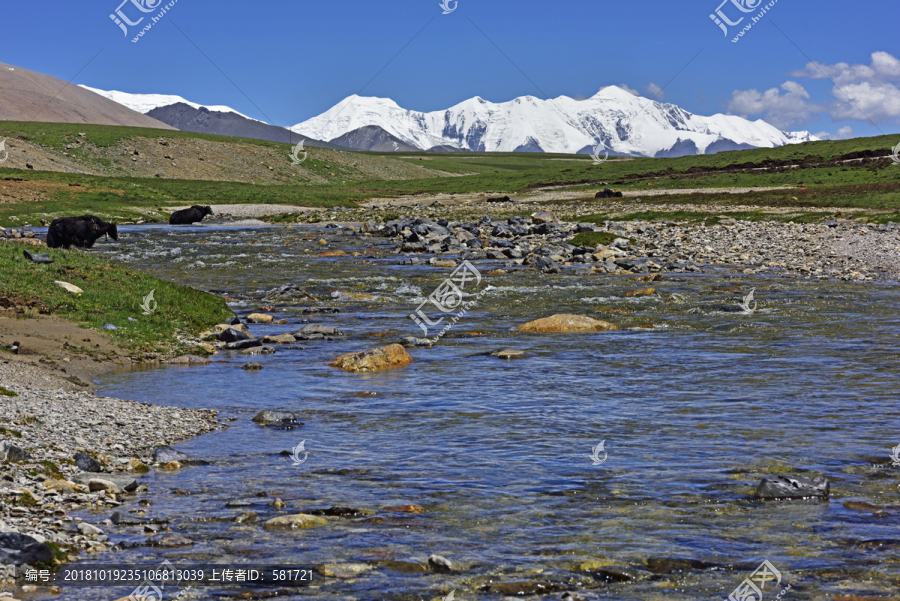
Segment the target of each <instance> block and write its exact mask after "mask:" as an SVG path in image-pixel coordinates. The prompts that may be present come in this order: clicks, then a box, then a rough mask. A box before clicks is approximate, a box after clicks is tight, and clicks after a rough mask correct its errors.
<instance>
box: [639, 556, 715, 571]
mask: <svg viewBox="0 0 900 601" xmlns="http://www.w3.org/2000/svg"><path fill="white" fill-rule="evenodd" d="M721 567H722V564H718V563H711V562H708V561H703V560H700V559H689V558H685V557H649V558H647V569H648V570H650V571H651V572H652V573H654V574H671V573H673V572H686V571H692V570H711V569H714V568H721Z"/></svg>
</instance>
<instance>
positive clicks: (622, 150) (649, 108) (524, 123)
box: [291, 86, 816, 157]
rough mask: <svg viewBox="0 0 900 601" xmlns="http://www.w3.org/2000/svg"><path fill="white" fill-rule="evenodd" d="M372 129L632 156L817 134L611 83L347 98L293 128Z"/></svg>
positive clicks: (325, 131) (410, 139) (409, 137)
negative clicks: (585, 94)
mask: <svg viewBox="0 0 900 601" xmlns="http://www.w3.org/2000/svg"><path fill="white" fill-rule="evenodd" d="M370 127H374V128H379V129H381V130H383V131H384V133H383V134H380V135H381V136H382V137H383V138H385V139H390V140H391V141H392V142H393V141H396V142H397V143H398V144H405V145H407V146H411V147H415V148H418V149H422V150H424V149H428V148H433V147H435V146H449V147H456V148H462V149H465V150H471V151H475V152H546V153H566V154H585V153H587V152H590V150H591V149H593V148H596V147H597V146H598V145H599V147H600V151H601V152H607V151H608V152H609V153H610V154H611V155H620V156H634V157H675V156H682V155H685V154H704V153H713V152H719V151H722V150H734V149H738V148H751V147H752V148H774V147H777V146H784V145H786V144H795V143H799V142H806V141H814V140H816V138H815V136H812V135H810V134H809V133H808V132H783V131H780V130H779V129H778V128H776V127H773V126H772V125H770V124H768V123H766V122H765V121H762V120H758V121H748V120H747V119H743V118H741V117H737V116H734V115H712V116H710V117H704V116H701V115H694V114H691V113H689V112H687V111H685V110H684V109H682V108H680V107H678V106H676V105H674V104H664V103H661V102H655V101H653V100H649V99H647V98H640V97H637V96H634V95H632V94H630V93H629V92H627V91H625V90H623V89H621V88H618V87H616V86H609V87H606V88H603V89H601V90H600V91H599V92H597V94H595V95H594V96H593V97H592V98H588V99H585V100H580V101H579V100H575V99H573V98H569V97H568V96H560V97H559V98H553V99H549V100H541V99H540V98H535V97H533V96H524V97H521V98H515V99H513V100H511V101H509V102H502V103H493V102H488V101H487V100H484V99H482V98H478V97H475V98H471V99H469V100H465V101H463V102H461V103H459V104H457V105H456V106H453V107H451V108H449V109H447V110H444V111H433V112H430V113H421V112H418V111H411V110H407V109H404V108H402V107H400V106H398V105H397V103H396V102H394V101H393V100H391V99H389V98H367V97H361V96H351V97H349V98H347V99H345V100H343V101H341V102H340V103H338V104H337V105H335V106H334V107H332V108H331V109H329V110H328V111H326V112H324V113H322V114H321V115H319V116H318V117H314V118H312V119H309V120H308V121H304V122H303V123H300V124H299V125H295V126H294V127H292V128H291V129H293V130H294V131H296V132H298V133H301V134H304V135H309V134H314V133H315V134H316V135H317V136H318V137H321V138H324V139H326V140H337V139H345V138H344V136H347V135H348V134H351V133H355V135H356V137H357V138H359V137H360V135H359V132H361V131H368V130H365V129H364V128H370ZM388 137H389V138H388ZM343 143H346V140H345V142H343Z"/></svg>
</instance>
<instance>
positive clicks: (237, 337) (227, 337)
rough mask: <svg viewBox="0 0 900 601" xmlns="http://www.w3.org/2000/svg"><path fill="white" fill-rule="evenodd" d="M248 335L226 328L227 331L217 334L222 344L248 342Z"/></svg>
mask: <svg viewBox="0 0 900 601" xmlns="http://www.w3.org/2000/svg"><path fill="white" fill-rule="evenodd" d="M250 338H251V337H250V335H249V334H244V333H243V332H241V331H240V330H236V329H235V328H228V329H227V330H223V331H222V333H221V334H219V340H221V341H222V342H240V341H242V340H250Z"/></svg>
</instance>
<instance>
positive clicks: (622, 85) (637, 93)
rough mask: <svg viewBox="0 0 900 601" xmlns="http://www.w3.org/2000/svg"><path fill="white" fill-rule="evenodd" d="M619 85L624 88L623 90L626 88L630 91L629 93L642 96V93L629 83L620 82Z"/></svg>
mask: <svg viewBox="0 0 900 601" xmlns="http://www.w3.org/2000/svg"><path fill="white" fill-rule="evenodd" d="M619 87H620V88H622V89H623V90H625V91H626V92H628V93H629V94H631V95H632V96H640V95H641V93H640V92H638V91H637V90H635V89H634V88H630V87H628V84H626V83H620V84H619Z"/></svg>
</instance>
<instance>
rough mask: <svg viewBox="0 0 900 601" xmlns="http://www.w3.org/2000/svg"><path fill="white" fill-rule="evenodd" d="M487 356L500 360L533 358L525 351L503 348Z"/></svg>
mask: <svg viewBox="0 0 900 601" xmlns="http://www.w3.org/2000/svg"><path fill="white" fill-rule="evenodd" d="M486 354H487V355H488V356H489V357H497V358H498V359H525V358H527V357H530V356H531V355H529V354H528V353H526V352H525V351H519V350H516V349H512V348H501V349H497V350H496V351H492V352H490V353H486Z"/></svg>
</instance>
